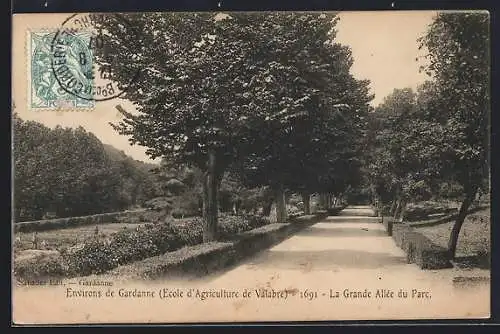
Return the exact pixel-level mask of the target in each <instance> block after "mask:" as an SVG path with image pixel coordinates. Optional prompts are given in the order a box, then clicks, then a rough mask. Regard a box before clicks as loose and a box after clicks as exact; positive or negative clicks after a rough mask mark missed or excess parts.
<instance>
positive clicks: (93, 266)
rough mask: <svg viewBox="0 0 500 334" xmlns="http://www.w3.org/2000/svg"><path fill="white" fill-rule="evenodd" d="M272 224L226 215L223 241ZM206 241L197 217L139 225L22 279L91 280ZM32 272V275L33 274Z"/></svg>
mask: <svg viewBox="0 0 500 334" xmlns="http://www.w3.org/2000/svg"><path fill="white" fill-rule="evenodd" d="M267 224H269V220H267V219H265V218H263V217H259V216H253V215H245V216H232V215H224V214H222V215H221V216H220V219H219V232H220V237H221V239H229V238H231V237H233V236H234V235H235V234H238V233H241V232H244V231H248V230H251V229H255V228H258V227H261V226H264V225H267ZM202 241H203V219H202V218H201V217H194V218H191V219H189V220H186V221H184V222H181V223H176V224H173V223H171V222H167V223H157V224H146V225H144V226H143V227H142V226H140V225H138V227H137V229H135V230H130V229H123V230H122V231H119V232H116V233H115V234H113V235H112V236H110V237H108V238H107V239H101V240H100V239H98V238H93V239H90V240H88V241H86V242H84V243H83V244H82V245H80V246H79V247H77V248H75V247H73V248H70V249H68V250H63V251H61V256H60V257H59V258H58V259H57V260H54V261H53V262H50V263H45V262H41V263H37V262H32V263H31V266H32V267H33V268H31V267H28V266H26V265H25V266H22V267H19V266H18V267H19V268H18V270H17V274H18V275H20V276H21V277H36V276H37V275H42V276H43V275H48V276H50V275H53V276H57V275H63V274H65V276H68V275H69V276H87V275H92V274H101V273H104V272H106V271H108V270H111V269H113V268H115V267H117V266H119V265H123V264H126V263H130V262H134V261H139V260H143V259H145V258H148V257H152V256H157V255H160V254H163V253H166V252H171V251H174V250H177V249H179V248H182V247H184V246H191V245H196V244H200V243H201V242H202ZM30 270H31V271H30Z"/></svg>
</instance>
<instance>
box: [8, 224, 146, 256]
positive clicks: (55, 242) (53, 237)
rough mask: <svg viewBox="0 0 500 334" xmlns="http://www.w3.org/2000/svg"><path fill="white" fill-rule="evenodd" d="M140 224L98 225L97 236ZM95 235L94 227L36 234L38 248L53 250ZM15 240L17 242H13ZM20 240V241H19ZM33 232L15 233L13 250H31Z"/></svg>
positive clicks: (133, 227) (88, 226) (72, 244)
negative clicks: (43, 245) (43, 243)
mask: <svg viewBox="0 0 500 334" xmlns="http://www.w3.org/2000/svg"><path fill="white" fill-rule="evenodd" d="M139 225H140V224H123V223H109V224H100V225H99V234H100V235H102V236H108V235H110V234H112V233H115V232H118V231H120V230H122V229H125V228H127V229H135V228H136V227H137V226H139ZM94 233H95V225H86V226H80V227H72V228H65V229H58V230H49V231H43V232H38V248H39V249H42V248H43V249H47V250H55V249H57V248H60V247H71V246H74V245H76V244H79V243H82V242H83V241H84V240H85V239H87V238H92V237H93V236H94ZM16 239H17V241H15V240H16ZM19 239H20V241H19ZM32 240H33V232H29V233H21V232H20V233H15V234H14V241H15V250H17V251H20V250H26V249H32V248H33V241H32ZM42 241H45V247H42Z"/></svg>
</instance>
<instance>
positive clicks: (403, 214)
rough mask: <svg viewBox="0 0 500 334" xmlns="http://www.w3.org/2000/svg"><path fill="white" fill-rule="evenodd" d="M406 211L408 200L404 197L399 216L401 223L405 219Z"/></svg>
mask: <svg viewBox="0 0 500 334" xmlns="http://www.w3.org/2000/svg"><path fill="white" fill-rule="evenodd" d="M405 212H406V200H405V199H402V200H401V204H400V208H399V216H398V221H399V222H400V223H402V222H403V220H404V216H405Z"/></svg>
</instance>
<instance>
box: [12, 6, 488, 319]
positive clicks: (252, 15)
mask: <svg viewBox="0 0 500 334" xmlns="http://www.w3.org/2000/svg"><path fill="white" fill-rule="evenodd" d="M11 53H12V61H13V63H12V108H11V119H12V124H11V133H12V176H13V177H12V202H11V208H12V209H11V212H12V214H11V216H12V224H11V225H12V245H11V246H12V254H11V255H12V319H13V320H12V321H13V323H14V324H15V325H41V324H48V325H55V324H124V323H133V324H160V323H161V324H173V323H252V322H278V321H280V322H282V321H293V322H302V321H341V320H343V321H356V320H435V319H487V318H489V317H490V299H491V297H490V288H491V287H490V285H491V284H490V263H491V232H490V225H491V215H490V210H491V209H490V204H491V203H490V190H491V184H490V175H491V173H490V141H489V139H490V126H491V124H490V113H491V105H490V94H491V93H490V72H491V71H490V67H491V64H490V58H491V55H490V15H489V12H487V11H479V10H477V11H340V12H332V11H323V12H320V11H300V12H299V11H281V12H280V11H274V12H270V11H269V12H223V11H221V12H128V13H50V14H47V13H45V14H42V13H31V14H14V15H13V17H12V50H11Z"/></svg>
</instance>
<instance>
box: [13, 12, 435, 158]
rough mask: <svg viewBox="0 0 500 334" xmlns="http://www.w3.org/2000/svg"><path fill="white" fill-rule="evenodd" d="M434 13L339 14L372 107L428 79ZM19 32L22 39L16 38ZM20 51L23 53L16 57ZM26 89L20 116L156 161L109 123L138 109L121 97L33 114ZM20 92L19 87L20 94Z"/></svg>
mask: <svg viewBox="0 0 500 334" xmlns="http://www.w3.org/2000/svg"><path fill="white" fill-rule="evenodd" d="M434 14H435V13H434V12H429V11H420V12H417V11H414V12H404V11H398V12H342V13H340V14H339V17H340V21H339V23H338V24H337V41H338V42H340V43H342V44H345V45H349V46H350V47H351V50H352V55H353V59H354V64H353V66H352V68H351V73H352V74H353V75H354V76H355V77H356V78H357V79H368V80H370V89H371V92H372V93H374V94H375V98H374V100H373V101H372V105H373V106H376V105H377V104H378V103H380V102H381V101H382V100H383V98H384V97H385V96H387V95H388V94H390V93H391V92H392V91H393V89H394V88H404V87H412V88H416V87H417V85H419V84H420V83H422V82H424V81H425V80H426V79H427V78H426V76H425V74H423V73H422V74H421V73H419V71H418V68H419V66H420V65H421V62H420V63H419V62H417V61H416V58H417V57H418V56H421V55H423V53H422V51H419V50H418V44H417V41H416V40H417V38H418V37H419V36H421V35H422V34H424V33H425V31H426V28H427V26H428V24H430V23H431V21H432V17H433V15H434ZM16 19H17V22H16V20H15V21H14V39H13V41H14V45H13V60H14V64H13V65H14V70H13V73H21V72H26V71H27V70H26V63H24V61H25V60H24V58H25V55H24V46H21V45H20V44H16V43H21V41H24V36H26V35H23V33H25V31H24V30H25V29H27V28H29V25H30V24H31V25H33V22H32V19H30V17H29V16H24V17H21V18H17V17H16ZM29 22H30V23H29ZM16 23H17V24H16ZM16 28H17V29H16ZM16 34H18V35H19V37H16ZM16 52H19V54H18V55H16ZM21 59H22V60H23V61H21ZM26 75H27V73H26ZM25 86H26V85H25V84H24V83H22V78H21V77H20V76H17V75H15V76H14V77H13V87H14V103H15V104H16V106H15V110H16V112H18V113H19V115H20V117H21V118H23V119H25V120H35V121H38V122H41V123H43V124H45V125H47V126H49V127H54V126H56V125H61V126H65V127H66V126H69V127H77V126H79V125H81V126H83V127H84V128H85V129H86V130H87V131H90V132H92V133H94V134H95V135H96V136H97V137H98V138H99V139H100V140H101V141H102V142H103V143H105V144H111V145H113V146H115V147H116V148H118V149H120V150H123V151H124V152H125V153H126V154H127V155H130V156H132V157H133V158H134V159H137V160H142V161H146V162H154V161H152V160H151V159H149V157H148V156H147V155H146V154H145V151H146V149H145V148H144V147H141V146H137V145H134V146H131V145H130V144H129V141H128V138H127V137H124V136H120V135H118V134H117V133H116V132H115V131H114V130H113V129H112V128H111V126H110V125H109V122H116V121H118V120H119V118H120V115H119V113H118V112H117V110H116V108H115V106H116V105H117V104H120V105H121V106H122V107H124V108H125V109H126V110H128V111H132V110H133V106H132V105H131V104H130V103H129V102H127V101H124V100H120V99H116V100H110V101H104V102H97V104H96V107H95V109H94V110H92V111H84V112H76V111H75V112H51V111H43V112H34V111H32V110H29V108H27V104H26V103H22V102H20V101H21V100H26V95H25V93H26V91H27V90H26V88H25ZM20 87H21V88H20ZM16 88H18V89H17V91H16ZM23 94H24V95H23ZM157 161H158V160H156V162H157Z"/></svg>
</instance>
